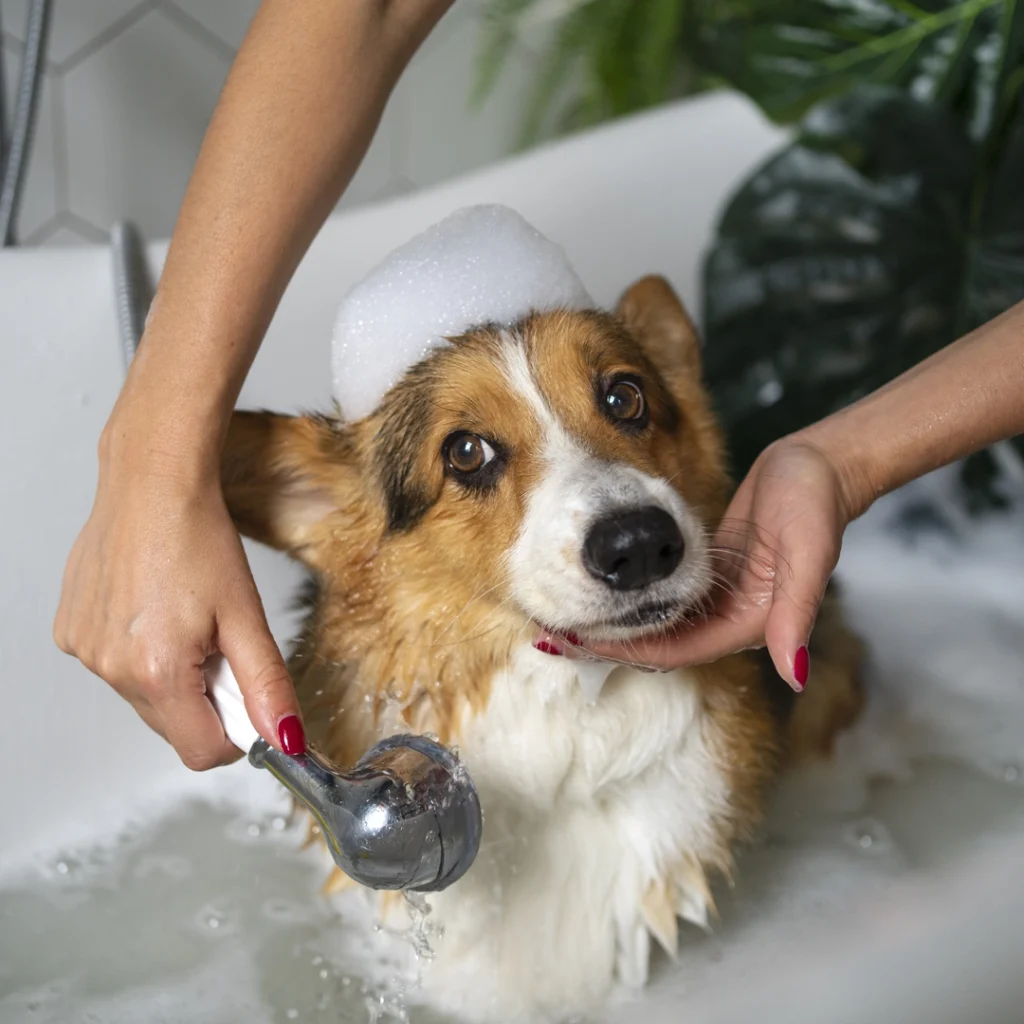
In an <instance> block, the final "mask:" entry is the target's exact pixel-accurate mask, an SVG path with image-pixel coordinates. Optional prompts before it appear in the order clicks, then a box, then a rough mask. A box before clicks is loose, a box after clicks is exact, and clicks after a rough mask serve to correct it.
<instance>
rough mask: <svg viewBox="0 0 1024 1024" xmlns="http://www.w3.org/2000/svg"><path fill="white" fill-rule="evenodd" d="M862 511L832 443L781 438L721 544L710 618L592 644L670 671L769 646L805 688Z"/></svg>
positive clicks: (744, 490) (727, 523) (737, 501)
mask: <svg viewBox="0 0 1024 1024" xmlns="http://www.w3.org/2000/svg"><path fill="white" fill-rule="evenodd" d="M859 511H860V508H859V507H855V506H854V504H853V502H852V501H851V499H850V496H849V484H848V481H846V480H845V479H844V476H843V473H842V472H841V470H840V468H839V467H837V466H836V465H835V464H834V462H833V460H832V459H831V458H830V457H829V455H827V454H826V452H825V451H824V450H822V449H821V448H819V447H817V446H816V445H815V444H814V443H813V442H812V441H810V440H808V439H807V438H804V437H801V436H800V435H795V436H793V437H790V438H784V439H783V440H781V441H778V442H776V443H775V444H774V445H772V446H771V447H770V448H768V449H767V450H766V451H764V452H763V453H762V454H761V456H760V457H759V458H758V460H757V462H755V463H754V465H753V467H752V468H751V470H750V472H749V473H748V474H747V477H746V479H745V480H744V481H743V483H742V484H741V485H740V488H739V490H738V491H737V492H736V495H735V497H734V498H733V500H732V502H731V503H730V505H729V508H728V511H727V512H726V514H725V518H724V519H723V521H722V524H721V526H720V527H719V529H718V532H717V533H716V535H715V538H714V540H713V542H712V544H713V547H712V555H713V559H714V570H715V573H716V578H717V580H718V582H719V583H720V586H718V587H716V591H717V596H716V599H715V602H714V606H713V608H712V610H711V613H710V615H709V616H708V617H707V618H706V619H701V620H699V621H694V622H693V623H688V624H685V625H683V626H682V627H680V628H678V629H677V630H676V631H675V632H673V633H672V634H670V635H669V636H667V637H655V638H652V639H649V640H640V641H636V642H631V643H629V644H587V645H586V648H587V650H588V651H590V652H591V653H592V654H596V655H597V656H599V657H602V658H614V659H615V660H619V661H628V662H631V663H639V664H643V665H648V666H651V667H654V668H661V669H670V668H677V667H680V666H683V665H693V664H701V663H705V662H710V661H714V660H716V659H717V658H721V657H724V656H725V655H727V654H732V653H734V652H735V651H739V650H743V649H746V648H751V647H761V646H764V645H767V647H768V650H769V652H770V654H771V656H772V660H773V661H774V663H775V667H776V669H777V670H778V672H779V674H780V675H781V676H782V677H783V678H784V679H786V680H787V681H788V682H789V683H790V684H791V685H792V686H793V687H794V688H795V689H797V690H801V689H803V686H804V683H806V681H807V673H808V658H807V641H808V638H809V637H810V634H811V629H812V628H813V626H814V620H815V617H816V616H817V613H818V606H819V605H820V603H821V599H822V596H823V595H824V592H825V587H826V585H827V583H828V580H829V577H830V576H831V575H832V570H833V569H835V566H836V563H837V562H838V561H839V551H840V546H841V544H842V538H843V531H844V530H845V529H846V526H847V524H848V523H849V522H850V520H851V519H852V518H853V517H854V515H856V514H857V513H859Z"/></svg>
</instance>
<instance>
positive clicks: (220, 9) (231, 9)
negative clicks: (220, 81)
mask: <svg viewBox="0 0 1024 1024" xmlns="http://www.w3.org/2000/svg"><path fill="white" fill-rule="evenodd" d="M164 2H165V4H166V5H167V6H168V7H172V6H173V7H178V8H179V9H180V10H182V11H184V12H185V13H186V14H188V15H190V16H191V17H193V18H195V20H196V21H198V22H199V23H200V24H201V25H203V27H204V28H206V29H207V30H208V31H210V32H212V33H213V34H214V35H215V36H218V37H219V38H220V39H222V40H223V41H224V42H225V43H227V44H228V46H230V47H232V49H235V50H237V49H238V47H239V46H241V45H242V40H243V39H244V38H245V33H246V32H247V31H248V29H249V22H250V21H252V18H253V15H254V14H255V13H256V9H257V8H258V7H259V5H260V0H215V2H214V3H210V0H164Z"/></svg>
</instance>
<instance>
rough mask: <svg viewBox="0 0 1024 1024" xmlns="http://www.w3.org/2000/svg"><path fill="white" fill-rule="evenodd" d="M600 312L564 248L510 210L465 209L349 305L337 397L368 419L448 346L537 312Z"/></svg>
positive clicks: (401, 252) (399, 254) (336, 360)
mask: <svg viewBox="0 0 1024 1024" xmlns="http://www.w3.org/2000/svg"><path fill="white" fill-rule="evenodd" d="M593 305H594V303H593V300H592V299H591V298H590V296H589V295H588V294H587V290H586V288H585V287H584V286H583V283H582V281H580V279H579V277H577V276H576V273H575V272H574V271H573V269H572V267H571V266H570V265H569V261H568V260H567V259H566V256H565V253H564V252H563V250H562V249H561V247H560V246H558V245H555V244H554V243H553V242H550V241H549V240H548V239H546V238H545V237H544V236H543V235H542V234H541V233H540V232H539V231H537V230H536V229H535V228H533V227H532V226H531V225H530V224H528V223H527V222H526V221H525V220H524V219H523V218H522V217H520V216H519V214H517V213H515V212H514V211H513V210H510V209H508V208H507V207H505V206H473V207H468V208H467V209H464V210H459V211H457V212H455V213H453V214H452V215H451V216H449V217H447V218H445V219H444V220H443V221H441V222H440V223H438V224H435V225H434V226H433V227H431V228H429V229H428V230H427V231H425V232H424V233H423V234H421V235H418V236H417V237H416V238H414V239H412V240H411V241H410V242H408V243H406V244H405V245H403V246H402V247H401V248H399V249H396V250H395V251H394V252H393V253H392V254H391V255H390V256H388V257H387V259H385V260H384V262H383V263H381V264H380V265H379V266H378V267H377V268H376V269H374V270H372V271H371V272H370V273H369V275H368V276H367V277H365V278H364V279H363V280H362V281H361V282H360V283H359V284H357V285H356V286H355V287H353V288H352V290H351V291H350V292H349V293H348V295H347V296H346V297H345V299H344V301H343V302H342V305H341V309H340V310H339V312H338V318H337V321H336V323H335V328H334V343H333V354H332V362H333V367H332V369H333V379H334V397H335V400H336V401H337V402H338V405H339V406H340V407H341V412H342V414H343V415H344V417H345V418H346V419H348V420H357V419H362V418H363V417H364V416H367V415H369V414H370V413H371V412H373V410H374V409H375V408H376V407H377V405H378V403H379V402H380V400H381V399H382V398H383V397H384V394H385V393H386V392H387V391H388V389H389V388H391V387H392V386H393V385H394V384H395V383H396V382H397V381H398V380H399V379H400V378H401V376H402V374H403V373H404V372H405V371H406V370H407V369H408V368H409V367H410V366H412V365H413V364H415V363H417V362H419V360H420V359H422V358H423V357H424V356H425V355H426V354H427V353H428V352H429V351H430V350H431V349H433V348H436V347H437V346H438V345H443V344H445V339H446V338H449V337H452V336H454V335H458V334H463V333H465V332H466V331H467V330H468V329H469V328H471V327H474V326H477V325H479V324H484V323H494V324H501V325H508V324H512V323H515V322H517V321H519V320H522V319H523V318H525V317H526V316H528V315H529V314H530V313H531V312H547V311H550V310H554V309H588V308H592V307H593Z"/></svg>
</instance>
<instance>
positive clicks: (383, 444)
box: [224, 278, 860, 1021]
mask: <svg viewBox="0 0 1024 1024" xmlns="http://www.w3.org/2000/svg"><path fill="white" fill-rule="evenodd" d="M621 380H627V381H629V382H632V383H633V384H634V385H635V386H636V387H638V388H639V389H640V390H641V391H642V394H643V402H644V404H645V407H646V410H647V414H648V415H647V419H646V421H645V422H641V421H640V420H638V421H636V422H626V423H623V422H619V421H616V420H615V419H614V418H613V417H610V416H609V415H607V408H606V404H607V403H606V397H605V396H606V392H607V388H608V387H609V382H615V381H621ZM459 432H468V433H469V434H471V435H473V436H474V437H477V438H482V439H483V440H484V441H485V442H486V446H485V449H483V450H484V452H485V457H486V453H488V452H489V453H490V455H491V458H490V461H488V462H487V463H486V465H485V466H484V467H483V469H482V470H480V471H479V473H478V474H477V479H475V480H474V479H471V478H470V477H467V476H465V475H462V476H460V475H459V473H458V472H457V471H455V470H454V469H453V468H452V466H451V457H450V439H451V438H452V437H453V435H457V434H458V433H459ZM471 476H472V474H471ZM224 482H225V490H226V495H227V500H228V503H229V506H230V509H231V512H232V514H233V516H234V517H235V520H236V522H237V523H238V525H239V527H240V528H241V530H242V531H243V532H244V533H246V534H247V535H249V536H251V537H254V538H256V539H257V540H260V541H263V542H265V543H268V544H270V545H272V546H274V547H276V548H280V549H283V550H285V551H287V552H289V553H290V554H291V555H292V556H293V557H295V558H297V559H299V560H301V561H302V562H303V563H305V564H306V565H307V566H308V567H309V568H310V569H311V570H312V584H311V588H312V589H311V595H310V598H309V615H308V618H307V620H306V624H305V628H304V629H303V631H302V634H301V636H300V637H299V639H298V641H297V643H296V646H295V649H294V653H293V655H292V657H291V661H290V669H291V672H292V674H293V677H294V680H295V683H296V686H297V688H298V692H299V696H300V699H301V702H302V706H303V709H304V713H305V717H306V724H307V730H308V732H309V735H310V738H311V740H312V743H313V744H314V745H315V746H316V747H317V748H318V749H319V750H320V751H321V752H322V753H324V754H325V755H326V756H327V757H329V758H330V759H332V760H334V761H335V762H337V763H339V764H342V765H348V764H351V763H352V762H354V761H355V760H356V759H357V758H358V757H359V756H360V755H361V754H362V753H363V752H364V751H365V750H366V749H367V748H368V747H369V746H371V745H372V744H373V743H374V742H375V741H376V740H377V739H378V738H380V737H381V736H382V735H385V734H388V733H392V732H397V731H408V730H410V729H411V730H414V731H419V732H426V733H435V734H437V735H438V736H439V737H440V739H441V741H442V742H444V743H448V744H454V745H457V746H458V749H459V751H460V753H461V756H462V758H463V759H464V760H465V762H466V765H467V767H468V769H469V771H470V773H471V775H472V777H473V779H474V781H475V783H476V785H477V788H478V791H479V794H480V798H481V803H482V806H483V810H484V818H485V824H484V842H483V847H482V849H481V852H480V854H479V857H478V859H477V862H476V863H475V864H474V866H473V868H472V869H471V870H470V872H469V873H468V875H467V876H466V877H465V878H463V879H462V880H461V881H459V882H458V883H456V884H455V885H454V886H453V887H452V888H451V889H449V890H447V891H445V892H443V893H441V894H436V895H434V896H432V897H430V900H429V902H430V904H431V907H432V920H433V921H434V922H436V923H437V924H440V925H441V926H443V929H444V936H443V939H441V940H439V941H438V942H437V950H436V954H437V955H436V957H435V959H434V961H433V962H432V963H431V964H430V965H429V967H428V968H427V970H426V972H425V977H424V985H425V987H426V991H427V994H428V996H429V997H430V998H431V1000H432V1001H434V1002H435V1003H437V1004H440V1005H441V1006H443V1007H444V1008H446V1009H449V1010H454V1011H456V1012H459V1013H461V1014H464V1015H466V1016H469V1017H475V1018H486V1017H488V1016H497V1017H500V1019H501V1020H503V1021H507V1020H513V1019H524V1020H531V1021H536V1020H542V1019H551V1018H560V1017H564V1016H568V1015H571V1014H576V1013H579V1012H583V1011H586V1010H587V1009H588V1008H591V1007H593V1006H595V1005H597V1004H599V1003H600V1002H601V1000H603V999H604V998H606V997H607V996H608V994H609V992H610V991H611V990H612V989H613V987H614V986H616V984H621V985H624V986H629V987H636V986H640V985H642V984H643V983H644V981H645V980H646V977H647V971H648V960H649V953H650V946H651V939H652V937H653V938H654V939H655V940H656V941H657V942H658V943H660V944H661V945H662V946H663V947H664V948H665V949H667V950H668V951H669V953H670V954H673V955H674V954H675V952H676V945H677V919H678V918H683V919H685V920H688V921H691V922H695V923H696V924H698V925H700V926H706V925H707V924H708V921H709V917H710V916H711V915H712V913H713V905H712V899H711V892H710V882H711V880H712V879H713V877H714V876H715V875H725V876H728V875H729V874H730V870H731V865H732V855H731V851H732V849H733V847H734V844H736V843H737V842H738V841H742V840H745V839H746V838H748V837H749V836H750V835H751V833H752V830H753V829H754V827H755V825H756V823H757V821H758V818H759V815H760V813H761V810H762V805H763V801H764V798H765V793H766V789H767V787H768V786H769V784H770V782H771V780H772V778H773V776H774V774H775V773H776V771H777V769H778V767H779V765H780V762H781V760H782V759H783V758H784V757H787V756H801V755H803V754H818V753H827V752H828V751H829V749H830V746H831V743H832V740H833V738H834V736H835V734H836V732H837V731H838V730H839V729H841V728H842V727H843V726H845V725H846V724H848V723H849V722H850V721H851V720H852V718H853V717H855V716H856V713H857V711H858V710H859V706H860V690H859V684H858V670H859V660H860V646H859V643H858V642H857V641H856V640H855V638H853V637H852V636H851V635H850V634H849V633H848V632H847V631H846V630H845V627H844V626H843V624H842V622H841V621H840V619H839V618H838V609H837V605H836V604H835V602H834V600H829V601H827V602H826V608H825V611H824V613H823V623H822V627H821V629H820V630H819V631H818V634H817V635H818V636H819V637H821V638H823V639H824V640H825V642H824V643H818V644H817V645H816V649H815V650H814V652H813V656H812V664H814V665H815V674H814V677H813V678H812V679H811V681H810V686H809V688H808V695H807V696H806V697H803V698H801V699H800V700H798V701H797V702H795V705H794V706H793V707H791V708H789V709H785V708H782V707H781V705H784V704H786V701H784V700H783V701H781V702H780V701H779V700H778V699H777V698H778V696H779V694H780V692H781V691H782V690H784V687H783V684H782V683H781V682H780V681H779V680H778V679H777V678H774V677H771V674H770V673H765V671H764V666H763V663H762V662H761V660H760V659H759V658H758V657H757V656H756V655H753V654H737V655H734V656H731V657H728V658H724V659H722V660H721V661H718V662H716V663H715V664H713V665H709V666H704V667H700V668H694V669H685V670H679V671H675V672H671V673H664V674H662V673H653V674H652V673H648V672H643V671H640V670H637V669H633V668H629V667H625V666H623V667H618V668H616V669H615V670H614V672H613V673H612V674H611V676H610V677H609V679H608V681H607V683H606V684H605V686H604V688H603V690H602V691H601V693H600V696H599V697H598V699H597V700H596V702H594V703H593V704H590V703H588V702H587V700H586V698H585V695H584V692H583V690H582V688H581V686H580V685H579V683H578V682H577V663H576V662H574V661H573V660H570V659H568V658H560V657H552V656H550V655H548V654H545V653H541V652H540V651H538V650H535V649H534V648H533V646H532V643H531V641H532V639H533V637H534V635H535V631H536V629H537V624H539V623H542V624H544V626H546V627H548V628H552V629H556V630H561V631H569V630H571V631H574V632H576V633H578V634H580V635H582V636H585V637H591V638H612V637H615V638H628V637H635V636H639V635H641V634H643V633H647V632H651V631H656V630H659V629H663V628H665V627H666V626H668V625H670V624H671V623H672V621H674V620H675V619H677V618H679V617H680V616H682V615H684V614H686V613H687V611H692V610H693V609H694V608H695V607H697V606H699V604H700V602H701V601H703V600H705V599H706V598H707V596H708V594H709V591H710V589H711V585H712V570H711V557H710V549H709V543H710V540H709V538H710V536H711V533H712V531H713V530H714V527H715V526H716V524H717V523H718V521H719V520H720V518H721V516H722V514H723V512H724V509H725V506H726V503H727V500H728V497H729V494H730V486H731V485H730V481H729V478H728V475H727V471H726V468H725V452H724V451H723V443H722V438H721V435H720V432H719V429H718V426H717V424H716V422H715V419H714V416H713V413H712V410H711V407H710V403H709V399H708V396H707V394H706V392H705V390H704V387H703V385H702V383H701V373H700V348H699V342H698V339H697V337H696V334H695V332H694V329H693V327H692V325H691V322H690V320H689V318H688V316H687V315H686V312H685V311H684V309H683V307H682V305H681V304H680V303H679V301H678V299H677V298H676V296H675V295H674V293H673V292H672V290H671V288H670V287H669V286H668V285H667V283H666V282H665V281H663V280H662V279H660V278H646V279H644V280H642V281H640V282H638V283H637V284H636V285H634V286H633V287H632V288H631V289H630V290H629V291H628V292H627V293H626V294H625V296H624V297H623V299H622V300H621V302H620V304H619V306H618V309H617V312H616V314H615V315H608V314H603V313H598V312H554V313H546V314H538V315H533V316H531V317H529V318H527V319H525V320H524V321H522V322H521V323H519V324H517V325H515V326H514V327H512V328H499V327H493V326H483V327H480V328H478V329H475V330H472V331H470V332H468V333H466V334H465V335H463V336H461V337H458V338H455V339H453V340H452V342H451V344H450V345H449V346H446V347H444V348H441V349H438V350H436V351H434V352H433V353H432V354H431V355H429V356H428V357H427V358H426V359H425V360H424V361H423V362H421V363H420V364H418V365H416V366H414V367H413V368H412V369H410V370H409V371H408V372H407V373H406V374H405V376H404V377H403V379H402V380H401V381H400V382H399V383H398V384H397V385H396V386H394V387H393V388H392V389H391V391H390V392H389V393H388V394H387V395H386V396H385V397H384V399H383V401H382V402H381V403H380V405H379V407H378V408H377V410H376V411H375V412H374V413H373V414H372V415H371V416H369V417H367V418H366V419H364V420H361V421H359V422H356V423H345V422H343V421H342V420H341V419H340V418H333V417H323V416H321V417H301V418H291V417H284V416H276V415H271V414H249V413H240V414H237V415H236V417H235V420H234V422H233V424H232V428H231V431H230V435H229V439H228V444H227V446H226V453H225V461H224ZM650 506H656V507H658V508H660V509H663V510H664V511H665V512H667V513H668V514H669V515H670V516H671V517H672V518H673V519H674V521H675V523H676V524H677V526H678V529H679V532H680V534H681V536H682V540H683V542H684V544H685V551H684V554H683V556H682V560H681V561H680V562H679V564H678V566H677V567H676V568H675V569H674V571H672V572H671V573H670V574H669V575H668V576H666V577H665V578H662V579H660V580H657V581H654V582H652V583H651V584H650V585H649V586H643V587H641V588H639V589H631V590H620V589H614V588H612V587H610V586H608V585H607V584H606V582H605V581H602V580H601V579H598V578H595V577H594V576H593V575H592V574H591V573H590V572H588V571H587V568H586V567H585V565H584V561H583V558H582V555H581V551H582V548H583V545H584V542H585V539H586V537H587V535H588V531H589V530H590V529H591V527H592V526H593V524H594V523H595V522H596V521H597V520H598V519H600V518H601V517H602V516H606V515H608V514H609V513H612V512H615V511H619V510H629V509H634V508H640V507H650ZM342 883H343V880H342V879H337V880H336V885H341V884H342ZM386 906H391V907H392V909H394V908H395V907H398V908H399V909H400V903H396V902H395V901H391V902H390V904H389V903H388V902H387V901H383V902H382V907H386Z"/></svg>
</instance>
